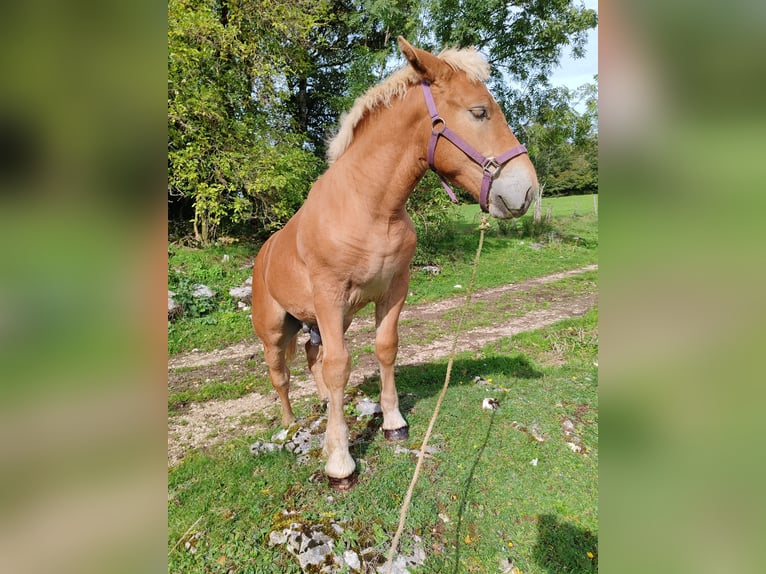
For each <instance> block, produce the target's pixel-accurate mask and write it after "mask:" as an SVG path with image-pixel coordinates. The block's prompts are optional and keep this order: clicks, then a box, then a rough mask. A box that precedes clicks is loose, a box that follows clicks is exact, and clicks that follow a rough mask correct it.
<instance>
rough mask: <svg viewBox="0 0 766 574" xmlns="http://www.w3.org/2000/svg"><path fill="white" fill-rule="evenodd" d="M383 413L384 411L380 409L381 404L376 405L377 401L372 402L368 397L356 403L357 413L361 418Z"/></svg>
mask: <svg viewBox="0 0 766 574" xmlns="http://www.w3.org/2000/svg"><path fill="white" fill-rule="evenodd" d="M382 412H383V411H382V410H381V408H380V404H378V403H376V402H375V401H371V400H370V399H368V398H366V397H365V398H363V399H362V400H361V401H359V402H358V403H356V413H357V415H358V416H360V417H363V416H365V415H375V414H378V413H382Z"/></svg>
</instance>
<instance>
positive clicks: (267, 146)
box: [168, 0, 324, 244]
mask: <svg viewBox="0 0 766 574" xmlns="http://www.w3.org/2000/svg"><path fill="white" fill-rule="evenodd" d="M323 7H324V4H323V3H321V2H320V3H316V2H308V1H298V2H286V1H284V0H281V1H277V2H274V1H271V0H249V1H245V2H237V3H233V2H227V1H225V0H221V1H213V0H208V1H204V0H199V1H196V2H187V1H183V0H170V2H169V4H168V44H169V54H168V140H169V141H168V147H169V151H168V193H169V195H170V197H171V199H172V198H174V197H179V196H180V197H184V198H188V199H189V200H191V201H192V202H193V206H194V219H193V229H194V235H195V238H196V239H197V240H198V241H200V242H202V243H203V244H208V243H210V242H211V241H213V240H214V239H215V237H216V234H217V232H218V231H219V229H220V226H221V225H222V224H224V223H228V222H231V223H237V222H241V221H243V220H246V219H248V218H250V217H252V216H253V215H256V216H265V217H267V218H268V219H267V220H266V221H265V222H264V221H260V223H262V225H261V226H260V228H261V229H266V230H268V228H269V226H270V225H271V224H272V222H273V221H284V220H285V213H286V212H290V213H292V211H294V209H295V205H296V203H299V202H300V200H299V199H297V198H296V195H300V198H301V199H302V198H303V197H305V194H306V192H307V191H308V189H309V186H310V183H311V181H313V179H314V178H315V177H316V175H317V173H318V163H319V162H318V161H317V160H316V158H315V157H314V156H313V155H312V154H310V153H309V152H307V151H305V150H303V148H302V144H303V143H304V141H305V138H304V137H303V136H301V135H300V134H296V133H295V130H294V129H293V126H292V123H291V121H290V119H289V118H285V117H284V116H283V115H282V114H281V113H280V111H281V108H282V101H283V99H284V98H285V96H286V94H285V93H284V78H285V77H286V76H288V75H290V74H292V71H291V62H290V58H289V56H290V53H289V52H286V51H285V50H283V47H284V44H285V43H286V42H287V43H289V42H297V43H300V42H303V41H305V39H306V37H307V35H308V33H309V32H310V30H311V28H312V27H313V26H314V25H315V24H316V22H317V20H318V19H319V18H320V17H321V15H322V13H323V12H322V10H323ZM282 158H285V159H282ZM277 159H280V160H281V161H275V160H277ZM274 165H279V166H281V169H279V171H278V172H275V170H274V169H273V168H272V169H264V166H274ZM286 174H289V175H286ZM286 180H287V181H286ZM296 180H297V181H296ZM283 186H286V188H287V190H286V191H287V193H286V196H285V195H283V193H282V192H283V189H282V188H283ZM297 189H301V190H302V191H301V192H300V194H298V193H297V191H296V190H297ZM256 204H257V207H256ZM264 204H266V205H268V206H269V207H268V209H263V208H262V206H263V205H264ZM271 204H274V205H273V207H272V205H271ZM258 207H260V209H258Z"/></svg>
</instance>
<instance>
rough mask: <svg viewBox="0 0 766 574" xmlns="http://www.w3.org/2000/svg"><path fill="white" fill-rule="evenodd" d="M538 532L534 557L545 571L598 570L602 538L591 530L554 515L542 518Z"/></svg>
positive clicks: (544, 515)
mask: <svg viewBox="0 0 766 574" xmlns="http://www.w3.org/2000/svg"><path fill="white" fill-rule="evenodd" d="M537 529H538V534H537V545H536V546H535V549H534V557H535V562H537V564H538V565H539V566H540V567H541V568H544V569H545V570H546V571H547V572H550V574H561V573H564V572H597V571H598V537H597V536H596V535H594V534H593V533H592V532H591V531H590V530H585V529H583V528H579V527H578V526H574V525H573V524H570V523H568V522H561V521H560V520H559V518H558V517H556V516H553V515H552V514H543V515H541V516H540V517H539V518H538V522H537ZM591 556H592V557H591Z"/></svg>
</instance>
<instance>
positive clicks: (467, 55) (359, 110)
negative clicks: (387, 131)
mask: <svg viewBox="0 0 766 574" xmlns="http://www.w3.org/2000/svg"><path fill="white" fill-rule="evenodd" d="M438 57H439V59H440V60H442V61H443V62H444V63H446V64H447V65H449V66H450V67H451V68H452V69H453V70H459V71H462V72H465V74H466V75H467V76H468V78H469V79H471V80H472V81H474V82H486V81H487V80H488V79H489V64H488V63H487V61H486V60H485V59H484V58H483V57H482V55H481V54H479V52H477V51H476V50H475V49H473V48H467V49H462V50H457V49H453V48H450V49H447V50H444V51H442V52H441V53H440V54H439V56H438ZM418 82H420V76H419V75H418V73H417V72H416V71H415V70H414V69H413V68H412V66H410V65H409V64H407V65H405V66H404V67H403V68H400V69H398V70H396V71H395V72H394V73H392V74H391V75H390V76H389V77H388V78H386V79H385V80H383V81H382V82H381V83H379V84H377V85H375V86H373V87H372V88H370V89H369V90H367V91H366V92H365V93H364V94H362V95H361V96H359V97H358V98H357V99H356V101H355V102H354V105H353V106H352V107H351V109H350V110H349V111H348V112H346V113H344V114H342V115H341V117H340V127H339V128H338V133H337V134H336V135H335V137H333V138H332V139H331V140H330V141H329V142H328V146H327V161H328V163H330V164H332V163H333V162H334V161H335V160H337V159H338V158H339V157H340V156H341V155H342V154H343V152H344V151H346V150H347V149H348V147H349V146H350V145H351V142H352V141H353V140H354V129H355V128H356V126H357V125H359V122H360V121H362V118H364V117H365V115H366V114H367V113H368V112H370V111H372V110H374V109H375V108H377V107H378V106H381V105H382V106H390V105H391V102H392V100H394V99H396V98H399V97H401V96H403V95H404V94H405V93H406V92H407V90H408V89H409V87H410V86H412V85H414V84H417V83H418Z"/></svg>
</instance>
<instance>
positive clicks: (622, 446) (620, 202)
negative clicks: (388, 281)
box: [0, 0, 766, 573]
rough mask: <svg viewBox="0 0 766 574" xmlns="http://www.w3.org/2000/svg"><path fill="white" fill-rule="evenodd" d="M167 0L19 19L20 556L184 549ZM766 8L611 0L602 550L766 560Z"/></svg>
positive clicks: (14, 518) (12, 121) (10, 516)
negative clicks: (177, 443)
mask: <svg viewBox="0 0 766 574" xmlns="http://www.w3.org/2000/svg"><path fill="white" fill-rule="evenodd" d="M164 10H165V6H164V5H162V4H159V5H158V4H156V3H149V2H143V1H139V2H130V3H114V2H108V3H99V4H95V5H93V6H88V9H87V11H86V10H85V8H82V7H81V8H77V7H75V6H70V5H67V4H63V3H53V2H30V3H15V4H9V5H8V6H5V7H4V13H3V18H2V20H1V21H0V42H2V45H1V47H2V50H0V62H2V66H3V77H4V78H5V80H4V82H3V83H2V86H1V87H0V138H1V139H0V151H2V153H1V154H0V162H1V163H0V218H1V220H2V225H0V240H1V241H0V244H2V249H3V262H4V269H3V273H2V277H3V279H2V281H1V282H0V359H1V362H0V365H1V366H0V369H1V370H0V380H2V384H1V386H0V392H2V397H1V398H0V405H2V406H0V414H1V416H0V437H2V438H1V439H0V449H2V450H0V455H1V456H2V458H3V465H2V470H0V487H2V488H0V492H2V495H0V556H3V564H4V566H5V567H7V569H8V571H13V572H49V571H53V570H55V571H56V572H62V573H66V572H78V573H88V572H103V571H109V572H122V571H125V572H136V571H142V572H143V571H156V570H159V569H162V568H165V565H164V562H165V552H166V551H167V547H166V543H165V520H166V518H165V506H166V493H165V489H166V483H165V473H166V458H165V445H166V436H165V432H166V425H165V419H164V417H165V410H166V409H165V404H166V401H165V393H166V391H165V376H166V375H165V373H166V365H165V350H166V346H165V345H166V340H165V337H166V333H165V326H166V324H165V322H164V319H162V316H163V314H162V309H163V308H164V304H165V301H164V297H165V293H164V285H165V272H166V266H165V247H166V245H165V241H166V238H165V222H166V220H165V204H164V199H163V196H164V189H163V188H164V186H165V180H166V174H165V165H166V164H165V145H166V134H165V131H164V127H163V126H164V125H165V117H164V116H165V103H166V100H165V81H166V71H165V70H166V41H165V26H166V15H165V12H164ZM764 11H765V9H764V7H763V4H762V3H756V2H743V1H742V0H739V1H737V2H729V3H726V4H725V6H724V5H723V4H722V3H712V2H704V3H700V2H689V1H687V2H674V3H665V2H662V3H661V2H659V1H658V0H652V1H651V2H642V3H628V2H625V1H624V0H621V1H616V2H610V3H608V4H607V3H603V4H602V5H601V6H600V9H599V13H600V23H599V33H600V38H599V45H600V51H601V58H600V75H599V79H600V90H601V94H600V118H601V122H600V136H601V140H600V149H601V153H602V155H601V158H600V159H601V174H600V181H601V185H602V188H601V190H600V191H601V195H602V197H601V201H600V213H601V229H600V231H601V234H602V239H601V241H600V243H601V245H602V246H603V247H602V249H603V250H602V262H601V266H600V269H601V285H602V295H601V309H602V311H601V313H600V317H601V323H602V324H601V331H602V342H601V350H602V357H601V358H600V363H599V364H600V366H601V369H602V371H603V372H602V375H601V377H600V381H601V397H602V398H601V405H602V408H603V413H602V414H603V416H602V418H601V422H602V431H601V433H600V434H601V437H602V451H601V454H602V456H601V457H600V459H601V461H602V467H601V500H600V512H601V524H600V535H599V538H600V544H601V548H600V552H599V554H600V556H599V565H600V567H601V569H602V571H605V572H634V571H639V570H640V571H646V570H649V569H651V570H654V571H660V572H663V571H664V572H695V573H697V572H702V573H704V572H721V571H726V572H761V571H764V570H765V568H764V560H765V559H764V557H763V556H762V553H760V552H758V550H759V543H760V541H761V540H762V539H763V538H764V531H765V530H766V529H765V528H764V516H766V513H764V508H763V506H764V504H763V501H762V499H763V497H762V496H759V495H760V485H761V484H763V483H764V482H766V481H764V476H763V475H764V470H763V467H764V460H763V454H762V452H763V448H762V446H761V440H760V439H761V436H762V435H763V432H762V431H763V423H761V419H762V417H760V416H759V415H760V413H758V412H757V410H758V409H759V406H760V404H761V402H762V395H763V392H762V391H761V385H760V384H759V383H760V382H761V380H762V379H763V376H758V375H759V369H758V366H759V365H758V363H757V359H758V358H759V355H760V350H761V348H762V345H763V335H762V334H761V329H760V328H759V327H760V325H761V322H762V319H763V315H764V303H763V297H762V295H761V293H762V292H763V291H764V288H763V274H764V273H766V266H764V262H763V259H764V255H763V254H764V249H763V233H764V232H763V229H764V226H763V225H762V224H761V223H760V221H758V220H759V219H760V216H761V214H762V213H763V212H764V209H763V208H764V202H766V195H765V194H764V193H763V185H764V184H763V182H764V176H766V173H764V171H765V169H766V162H764V160H763V157H764V153H763V152H764V147H765V145H764V141H765V140H764V136H763V134H764V133H766V129H764V128H766V114H765V112H764V106H763V105H762V102H763V96H762V89H763V83H764V69H763V67H764V63H763V62H764V60H763V56H762V54H763V53H764V45H763V43H764V35H763V33H762V30H763V25H764V22H765V21H766V19H765V13H764Z"/></svg>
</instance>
